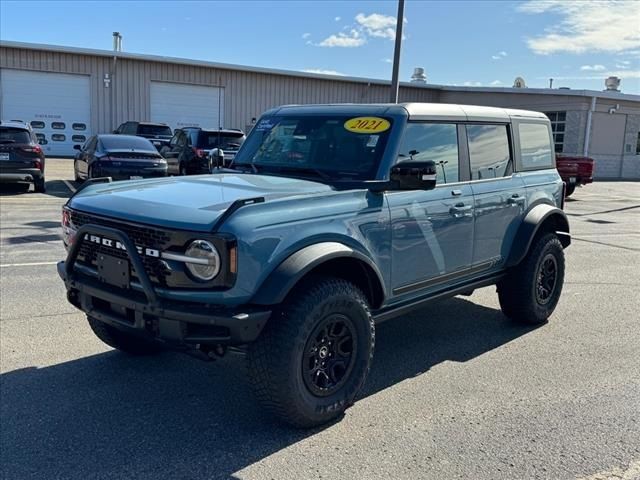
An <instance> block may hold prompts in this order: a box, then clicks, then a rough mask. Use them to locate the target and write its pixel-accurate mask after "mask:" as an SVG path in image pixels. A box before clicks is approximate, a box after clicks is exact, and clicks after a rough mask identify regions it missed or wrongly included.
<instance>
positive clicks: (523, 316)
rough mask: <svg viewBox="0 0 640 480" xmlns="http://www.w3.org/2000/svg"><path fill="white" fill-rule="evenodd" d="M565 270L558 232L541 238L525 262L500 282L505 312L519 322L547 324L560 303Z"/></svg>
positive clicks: (499, 286)
mask: <svg viewBox="0 0 640 480" xmlns="http://www.w3.org/2000/svg"><path fill="white" fill-rule="evenodd" d="M564 271H565V261H564V250H563V249H562V244H561V243H560V240H559V239H558V237H557V236H556V235H555V234H554V233H546V234H543V235H541V236H539V237H538V238H536V239H535V240H534V242H533V244H532V245H531V249H530V250H529V253H528V254H527V256H526V257H525V258H524V260H523V261H522V262H521V263H520V264H519V265H518V266H517V267H515V268H513V269H512V270H511V271H510V272H509V273H508V274H507V276H506V277H505V278H504V279H503V280H501V281H500V282H499V283H498V298H499V300H500V307H501V309H502V312H503V313H504V314H505V315H506V316H507V317H508V318H510V319H511V320H513V321H516V322H519V323H526V324H534V325H535V324H542V323H545V322H546V321H547V319H548V318H549V317H550V316H551V314H552V313H553V311H554V310H555V308H556V306H557V305H558V301H559V300H560V294H561V293H562V285H563V283H564Z"/></svg>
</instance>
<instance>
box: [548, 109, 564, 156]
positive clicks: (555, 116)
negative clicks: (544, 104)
mask: <svg viewBox="0 0 640 480" xmlns="http://www.w3.org/2000/svg"><path fill="white" fill-rule="evenodd" d="M544 114H545V115H546V116H547V117H549V120H551V131H552V132H553V143H555V146H556V153H562V151H563V150H564V132H565V126H566V124H567V112H544Z"/></svg>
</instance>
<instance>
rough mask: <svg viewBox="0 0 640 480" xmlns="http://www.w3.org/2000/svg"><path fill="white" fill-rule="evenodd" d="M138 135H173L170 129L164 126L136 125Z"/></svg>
mask: <svg viewBox="0 0 640 480" xmlns="http://www.w3.org/2000/svg"><path fill="white" fill-rule="evenodd" d="M138 135H159V136H160V135H162V136H165V137H170V136H172V135H173V133H172V132H171V128H169V127H167V126H166V125H142V124H140V125H138Z"/></svg>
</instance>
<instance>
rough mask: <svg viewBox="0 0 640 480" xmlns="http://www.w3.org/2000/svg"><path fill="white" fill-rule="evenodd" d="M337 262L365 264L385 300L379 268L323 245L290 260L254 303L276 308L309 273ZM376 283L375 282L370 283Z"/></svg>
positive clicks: (355, 254) (356, 254) (357, 254)
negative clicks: (332, 261) (329, 263)
mask: <svg viewBox="0 0 640 480" xmlns="http://www.w3.org/2000/svg"><path fill="white" fill-rule="evenodd" d="M336 258H345V259H346V258H350V259H356V260H358V261H360V262H362V263H364V264H365V265H366V266H367V267H369V269H370V270H371V271H372V272H373V273H374V274H375V276H376V277H377V282H378V286H379V287H380V288H381V290H382V298H383V299H384V298H386V289H385V284H384V281H383V277H382V274H381V273H380V270H379V269H378V267H377V266H376V264H375V263H374V262H373V261H372V260H371V259H370V258H369V257H368V256H366V255H364V254H363V253H361V252H359V251H357V250H354V249H353V248H351V247H348V246H347V245H344V244H343V243H338V242H321V243H315V244H313V245H309V246H307V247H304V248H302V249H300V250H298V251H297V252H295V253H293V254H291V255H290V256H289V257H287V258H286V259H285V260H284V261H283V262H282V263H280V265H278V266H277V267H276V268H275V269H274V270H273V271H272V272H271V273H270V274H269V276H268V277H267V279H266V280H265V281H264V282H263V283H262V285H261V286H260V288H259V289H258V291H257V292H256V294H255V295H254V296H253V298H252V299H251V303H253V304H258V305H276V304H279V303H281V302H283V301H284V299H285V298H286V296H287V294H288V293H289V292H290V291H291V289H293V287H294V286H295V285H296V284H297V283H298V281H300V280H301V279H302V278H303V277H304V276H305V275H306V274H307V273H309V272H310V271H311V270H313V269H314V268H316V267H318V266H320V265H322V264H323V263H325V262H327V261H329V260H334V259H336ZM370 280H371V281H375V279H370Z"/></svg>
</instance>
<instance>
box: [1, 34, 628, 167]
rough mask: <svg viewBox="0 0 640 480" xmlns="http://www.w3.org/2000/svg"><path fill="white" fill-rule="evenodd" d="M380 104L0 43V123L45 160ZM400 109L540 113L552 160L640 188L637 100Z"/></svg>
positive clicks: (458, 91) (228, 75)
mask: <svg viewBox="0 0 640 480" xmlns="http://www.w3.org/2000/svg"><path fill="white" fill-rule="evenodd" d="M603 80H604V79H603ZM388 97H389V82H385V81H382V80H373V79H363V78H352V77H339V76H328V75H318V74H311V73H300V72H292V71H283V70H271V69H264V68H252V67H243V66H238V65H228V64H219V63H212V62H204V61H197V60H186V59H177V58H168V57H160V56H151V55H138V54H131V53H125V52H114V51H105V50H89V49H82V48H70V47H59V46H51V45H36V44H29V43H18V42H7V41H3V42H0V117H1V118H2V119H4V120H11V119H19V120H24V121H28V122H31V125H32V126H33V128H34V130H35V131H36V132H37V134H38V137H39V138H40V141H41V143H42V144H43V148H44V149H45V152H47V154H48V155H50V156H55V155H71V154H72V152H73V150H72V146H73V144H76V143H82V142H84V140H85V139H86V138H87V137H88V136H89V135H90V134H93V133H100V132H109V131H112V130H113V129H115V128H116V127H117V126H118V125H119V124H120V123H122V122H125V121H127V120H151V121H158V122H165V123H167V124H168V125H170V126H171V127H172V128H177V127H181V126H187V125H196V126H203V127H214V128H218V127H225V128H242V129H245V130H246V129H249V128H251V125H252V123H253V122H254V121H255V119H256V118H257V117H259V116H260V114H261V113H262V112H263V111H264V110H266V109H268V108H270V107H273V106H276V105H282V104H305V103H337V102H354V103H371V102H386V101H387V100H388ZM400 101H402V102H409V101H414V102H435V103H461V104H474V105H488V106H501V107H511V108H523V109H529V110H537V111H540V112H544V113H546V114H547V115H548V116H549V118H550V119H551V120H552V125H553V130H554V138H555V142H556V150H557V151H558V152H562V153H565V154H576V155H588V156H590V157H593V158H595V159H596V177H597V178H624V179H640V133H639V132H640V95H628V94H623V93H620V92H618V91H615V90H606V91H588V90H568V89H534V88H484V87H453V86H440V85H429V84H425V83H403V84H402V85H401V87H400Z"/></svg>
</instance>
